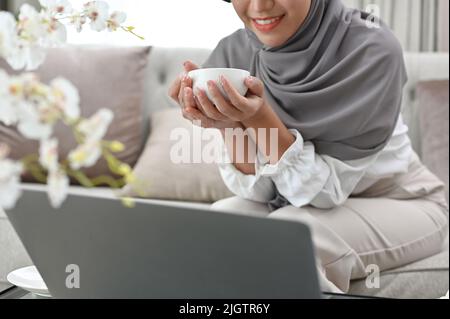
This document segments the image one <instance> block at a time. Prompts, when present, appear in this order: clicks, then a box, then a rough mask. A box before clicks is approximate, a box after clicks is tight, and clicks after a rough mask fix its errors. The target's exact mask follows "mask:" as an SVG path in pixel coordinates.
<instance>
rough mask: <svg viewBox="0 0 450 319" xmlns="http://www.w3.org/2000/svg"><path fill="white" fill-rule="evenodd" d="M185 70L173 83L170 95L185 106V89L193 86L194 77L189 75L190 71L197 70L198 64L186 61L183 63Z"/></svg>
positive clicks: (181, 105) (182, 106)
mask: <svg viewBox="0 0 450 319" xmlns="http://www.w3.org/2000/svg"><path fill="white" fill-rule="evenodd" d="M183 67H184V72H183V73H181V74H180V75H178V77H177V78H176V79H175V81H174V82H173V83H172V85H171V86H170V89H169V96H170V97H171V98H172V99H173V100H174V101H175V102H176V103H178V104H179V105H180V107H181V108H182V109H183V108H184V104H185V103H184V92H185V89H186V88H188V87H190V88H192V79H191V78H189V77H188V72H190V71H193V70H197V69H198V66H197V65H195V64H194V63H192V62H191V61H186V62H184V63H183Z"/></svg>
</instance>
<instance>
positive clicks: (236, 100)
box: [220, 76, 252, 112]
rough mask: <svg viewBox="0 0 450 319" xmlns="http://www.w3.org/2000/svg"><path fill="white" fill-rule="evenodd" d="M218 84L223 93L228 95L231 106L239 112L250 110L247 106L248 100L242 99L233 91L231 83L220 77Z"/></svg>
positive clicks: (250, 107) (249, 106)
mask: <svg viewBox="0 0 450 319" xmlns="http://www.w3.org/2000/svg"><path fill="white" fill-rule="evenodd" d="M220 82H221V84H222V87H223V89H224V91H225V93H227V95H228V99H229V100H230V102H231V104H233V106H235V107H236V108H237V109H238V110H240V111H241V112H248V111H249V109H252V106H251V105H249V103H248V100H247V99H246V98H245V97H243V96H242V95H241V94H240V93H239V92H238V91H237V90H236V89H235V87H234V86H233V85H231V83H230V82H229V81H228V79H227V78H226V77H225V76H221V77H220ZM250 111H251V110H250Z"/></svg>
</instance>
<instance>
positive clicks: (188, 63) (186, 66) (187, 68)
mask: <svg viewBox="0 0 450 319" xmlns="http://www.w3.org/2000/svg"><path fill="white" fill-rule="evenodd" d="M183 67H184V71H186V72H190V71H193V70H197V69H198V68H199V67H198V66H197V65H196V64H194V63H193V62H191V61H186V62H184V63H183Z"/></svg>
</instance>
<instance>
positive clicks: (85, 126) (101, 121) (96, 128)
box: [78, 109, 114, 141]
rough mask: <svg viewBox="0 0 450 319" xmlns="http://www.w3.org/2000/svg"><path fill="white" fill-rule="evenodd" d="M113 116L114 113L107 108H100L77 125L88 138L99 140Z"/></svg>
mask: <svg viewBox="0 0 450 319" xmlns="http://www.w3.org/2000/svg"><path fill="white" fill-rule="evenodd" d="M113 118H114V113H113V112H112V111H111V110H109V109H100V110H98V111H97V112H96V113H95V114H94V115H93V116H91V117H90V118H89V119H87V120H83V121H82V122H81V123H80V124H79V125H78V130H79V131H80V132H81V133H82V134H83V135H84V136H86V137H87V139H90V140H96V141H99V140H101V139H102V138H103V137H104V136H105V134H106V132H107V131H108V127H109V125H110V124H111V122H112V120H113Z"/></svg>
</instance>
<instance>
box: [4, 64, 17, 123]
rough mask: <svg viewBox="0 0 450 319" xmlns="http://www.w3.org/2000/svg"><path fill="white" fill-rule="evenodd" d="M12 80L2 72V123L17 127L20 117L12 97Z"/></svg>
mask: <svg viewBox="0 0 450 319" xmlns="http://www.w3.org/2000/svg"><path fill="white" fill-rule="evenodd" d="M9 90H10V78H9V76H8V75H7V74H6V73H5V72H4V71H3V70H0V123H3V124H5V125H6V126H10V125H15V124H16V123H17V120H18V117H17V112H16V109H15V108H14V105H13V103H12V99H11V96H10V91H9Z"/></svg>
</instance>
